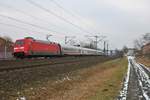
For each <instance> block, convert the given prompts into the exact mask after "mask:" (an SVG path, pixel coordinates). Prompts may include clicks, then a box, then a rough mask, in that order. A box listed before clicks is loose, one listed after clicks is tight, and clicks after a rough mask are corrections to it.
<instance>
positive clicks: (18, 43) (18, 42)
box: [15, 40, 24, 46]
mask: <svg viewBox="0 0 150 100" xmlns="http://www.w3.org/2000/svg"><path fill="white" fill-rule="evenodd" d="M15 45H19V46H22V45H24V41H23V40H18V41H16V43H15Z"/></svg>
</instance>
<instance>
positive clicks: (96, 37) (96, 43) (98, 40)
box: [87, 35, 106, 50]
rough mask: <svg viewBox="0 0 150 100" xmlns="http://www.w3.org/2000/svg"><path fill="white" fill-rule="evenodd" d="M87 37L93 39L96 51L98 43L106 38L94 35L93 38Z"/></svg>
mask: <svg viewBox="0 0 150 100" xmlns="http://www.w3.org/2000/svg"><path fill="white" fill-rule="evenodd" d="M87 37H94V38H95V46H96V50H97V49H98V43H99V42H100V41H102V40H103V39H104V38H105V37H106V36H99V35H95V36H87ZM99 38H100V39H99Z"/></svg>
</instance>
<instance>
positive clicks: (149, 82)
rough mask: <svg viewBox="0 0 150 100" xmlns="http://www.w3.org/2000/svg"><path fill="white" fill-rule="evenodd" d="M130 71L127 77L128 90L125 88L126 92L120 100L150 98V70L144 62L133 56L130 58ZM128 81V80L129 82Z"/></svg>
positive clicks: (145, 99) (148, 99)
mask: <svg viewBox="0 0 150 100" xmlns="http://www.w3.org/2000/svg"><path fill="white" fill-rule="evenodd" d="M128 61H129V66H128V67H129V73H128V74H127V77H129V80H127V78H126V81H125V83H126V85H124V87H125V86H127V91H126V90H125V89H123V91H122V93H124V94H123V95H122V96H121V98H119V100H150V70H149V68H147V67H145V66H144V65H142V64H139V63H137V62H136V61H135V59H134V58H133V57H129V58H128ZM127 81H128V82H127Z"/></svg>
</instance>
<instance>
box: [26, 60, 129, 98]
mask: <svg viewBox="0 0 150 100" xmlns="http://www.w3.org/2000/svg"><path fill="white" fill-rule="evenodd" d="M126 70H127V60H126V59H125V58H124V59H116V60H112V61H108V62H105V63H100V64H97V65H95V66H93V67H89V68H86V69H80V70H78V71H75V72H73V73H72V74H71V75H69V74H68V75H65V78H63V79H61V80H55V81H53V80H50V81H49V82H47V83H45V84H42V85H41V86H39V87H37V88H34V89H27V90H25V91H24V96H25V97H26V98H27V99H29V100H114V99H116V97H117V96H118V95H119V90H120V89H121V83H122V80H123V77H124V75H125V74H126ZM66 76H67V77H66Z"/></svg>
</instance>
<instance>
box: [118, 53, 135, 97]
mask: <svg viewBox="0 0 150 100" xmlns="http://www.w3.org/2000/svg"><path fill="white" fill-rule="evenodd" d="M131 59H134V58H133V57H131V56H130V57H128V71H127V74H126V77H125V81H124V83H123V88H122V90H121V91H120V96H119V97H118V100H126V98H127V92H128V83H129V77H130V68H131V63H130V60H131Z"/></svg>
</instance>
